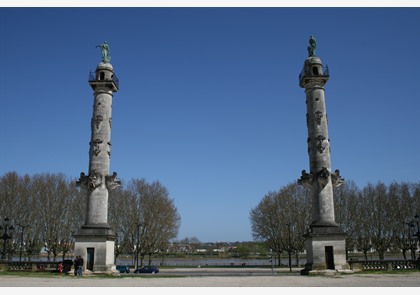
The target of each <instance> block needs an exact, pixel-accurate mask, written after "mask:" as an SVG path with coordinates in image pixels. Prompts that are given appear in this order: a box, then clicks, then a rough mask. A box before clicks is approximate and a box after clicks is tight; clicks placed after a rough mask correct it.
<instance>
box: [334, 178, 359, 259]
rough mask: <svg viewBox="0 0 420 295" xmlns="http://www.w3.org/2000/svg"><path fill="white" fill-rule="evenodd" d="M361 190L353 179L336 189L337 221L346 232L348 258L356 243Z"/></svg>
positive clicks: (335, 210)
mask: <svg viewBox="0 0 420 295" xmlns="http://www.w3.org/2000/svg"><path fill="white" fill-rule="evenodd" d="M359 195H360V191H359V188H358V187H357V186H356V184H355V183H354V182H353V181H351V180H350V181H346V182H345V183H344V184H343V185H340V186H339V187H337V188H335V189H334V212H335V221H336V222H337V223H338V224H339V225H340V228H341V229H342V230H343V231H344V232H345V233H346V258H347V259H348V252H349V251H352V250H354V247H355V245H356V231H357V225H358V222H362V220H361V219H360V218H359V216H360V206H359V205H360V202H359Z"/></svg>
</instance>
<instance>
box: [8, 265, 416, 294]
mask: <svg viewBox="0 0 420 295" xmlns="http://www.w3.org/2000/svg"><path fill="white" fill-rule="evenodd" d="M172 271H173V272H176V270H172ZM182 271H183V272H185V271H186V270H185V269H183V270H182ZM191 271H193V269H191ZM217 271H218V270H217V269H213V270H212V272H215V273H212V274H211V275H198V276H197V275H196V276H188V277H176V276H174V277H168V276H170V275H171V274H170V272H168V273H165V270H164V271H162V272H161V273H159V274H156V275H136V276H120V277H114V278H101V277H94V276H83V277H74V276H70V275H69V276H63V277H58V276H54V277H49V278H46V277H19V276H0V287H420V272H407V273H400V274H386V273H384V274H357V273H355V274H338V275H334V276H301V275H300V274H299V273H297V272H292V273H288V272H283V273H275V274H274V275H272V274H262V273H258V272H255V274H252V271H251V272H249V273H248V274H246V273H244V272H243V271H244V270H242V272H238V274H237V275H224V276H218V275H217V274H216V273H217ZM245 271H246V270H245ZM253 271H255V269H253ZM43 290H45V289H43Z"/></svg>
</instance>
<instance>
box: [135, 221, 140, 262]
mask: <svg viewBox="0 0 420 295" xmlns="http://www.w3.org/2000/svg"><path fill="white" fill-rule="evenodd" d="M140 226H141V223H139V224H137V244H136V266H135V270H137V269H138V268H139V250H140V249H139V248H140Z"/></svg>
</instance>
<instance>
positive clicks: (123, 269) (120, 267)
mask: <svg viewBox="0 0 420 295" xmlns="http://www.w3.org/2000/svg"><path fill="white" fill-rule="evenodd" d="M117 270H118V271H119V272H120V273H130V268H129V267H128V266H127V265H117Z"/></svg>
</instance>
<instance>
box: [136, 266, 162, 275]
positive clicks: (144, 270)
mask: <svg viewBox="0 0 420 295" xmlns="http://www.w3.org/2000/svg"><path fill="white" fill-rule="evenodd" d="M158 272H159V268H157V267H156V266H144V267H142V268H138V269H136V270H135V271H134V273H151V274H155V273H158Z"/></svg>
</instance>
